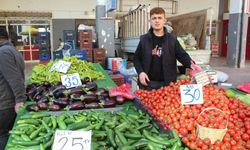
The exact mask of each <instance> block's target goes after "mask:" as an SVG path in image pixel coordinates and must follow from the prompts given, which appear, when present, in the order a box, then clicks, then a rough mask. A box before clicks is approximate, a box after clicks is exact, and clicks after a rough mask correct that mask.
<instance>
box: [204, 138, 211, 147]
mask: <svg viewBox="0 0 250 150" xmlns="http://www.w3.org/2000/svg"><path fill="white" fill-rule="evenodd" d="M203 143H204V144H205V145H210V144H211V140H210V139H209V138H205V139H204V140H203Z"/></svg>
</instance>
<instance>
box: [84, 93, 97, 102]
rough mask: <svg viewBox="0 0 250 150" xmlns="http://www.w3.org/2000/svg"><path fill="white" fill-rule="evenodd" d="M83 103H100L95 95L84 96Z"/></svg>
mask: <svg viewBox="0 0 250 150" xmlns="http://www.w3.org/2000/svg"><path fill="white" fill-rule="evenodd" d="M82 101H83V102H85V103H92V102H98V100H97V97H96V96H95V95H92V94H86V95H84V96H83V100H82Z"/></svg>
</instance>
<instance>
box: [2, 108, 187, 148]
mask: <svg viewBox="0 0 250 150" xmlns="http://www.w3.org/2000/svg"><path fill="white" fill-rule="evenodd" d="M56 129H60V130H82V131H89V130H92V141H91V148H92V149H93V150H95V149H97V150H99V149H107V150H114V149H121V150H130V149H131V150H134V149H145V150H146V149H150V150H158V149H171V150H185V148H184V147H182V143H181V141H180V139H179V137H178V135H176V133H175V132H174V138H172V139H170V138H169V136H168V134H166V133H159V127H158V126H157V125H156V124H155V123H154V122H153V121H152V119H151V118H150V117H149V116H148V115H146V114H144V113H143V112H141V111H137V110H136V108H135V107H134V106H127V107H126V108H125V109H123V110H121V111H117V112H114V113H112V112H110V111H90V112H77V113H75V114H72V113H69V112H65V113H62V114H59V115H57V116H56V115H49V114H42V113H27V114H26V115H24V116H22V117H21V119H20V120H19V121H18V122H17V125H16V126H15V127H14V128H13V130H12V131H10V134H11V140H10V144H8V147H7V150H12V149H13V150H14V149H15V150H16V149H18V150H27V149H29V150H31V149H32V150H36V149H37V150H40V149H41V150H42V149H49V148H50V147H51V145H52V142H53V134H54V132H55V130H56Z"/></svg>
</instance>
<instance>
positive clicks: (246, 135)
mask: <svg viewBox="0 0 250 150" xmlns="http://www.w3.org/2000/svg"><path fill="white" fill-rule="evenodd" d="M241 138H242V140H244V141H246V142H247V141H248V140H249V135H248V134H247V133H243V134H242V135H241Z"/></svg>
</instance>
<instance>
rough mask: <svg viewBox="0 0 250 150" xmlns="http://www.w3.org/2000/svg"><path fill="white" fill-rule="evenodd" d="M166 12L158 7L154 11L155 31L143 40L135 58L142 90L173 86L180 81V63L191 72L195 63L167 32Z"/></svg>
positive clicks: (152, 12)
mask: <svg viewBox="0 0 250 150" xmlns="http://www.w3.org/2000/svg"><path fill="white" fill-rule="evenodd" d="M165 23H166V16H165V11H164V9H163V8H160V7H156V8H153V9H151V10H150V24H151V28H150V29H149V31H148V33H146V34H144V35H142V36H141V37H140V42H139V44H138V46H137V49H136V51H135V55H134V66H135V69H136V71H137V73H138V75H139V79H138V85H139V87H140V89H144V90H152V89H159V88H160V87H162V86H167V85H169V83H170V82H175V81H176V79H177V60H178V61H179V62H180V63H181V64H182V65H183V66H184V67H186V68H190V65H191V61H192V59H191V58H190V56H189V55H188V54H187V53H186V51H185V50H183V48H182V47H181V45H180V44H179V42H178V40H177V38H176V37H175V36H173V35H172V34H170V33H169V32H167V29H166V28H165V27H164V25H165Z"/></svg>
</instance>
